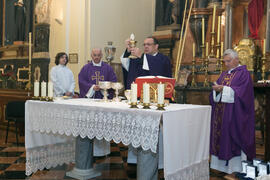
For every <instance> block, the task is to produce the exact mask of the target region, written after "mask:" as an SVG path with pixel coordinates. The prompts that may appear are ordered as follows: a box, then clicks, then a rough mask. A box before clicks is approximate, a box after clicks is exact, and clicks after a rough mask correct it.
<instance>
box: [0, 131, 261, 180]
mask: <svg viewBox="0 0 270 180" xmlns="http://www.w3.org/2000/svg"><path fill="white" fill-rule="evenodd" d="M258 136H259V135H257V141H260V139H258ZM4 140H5V130H3V129H0V179H16V180H20V179H43V180H53V179H57V180H62V179H72V178H69V177H66V176H65V172H66V171H68V170H70V169H72V167H73V166H74V165H73V164H70V165H62V166H57V167H55V168H52V169H50V170H43V171H38V172H36V173H35V174H32V175H31V176H29V177H27V176H26V175H25V148H24V137H23V136H20V137H19V141H20V142H21V143H20V144H19V146H18V147H17V146H16V139H15V135H14V133H10V135H9V138H8V143H7V144H5V142H4ZM263 154H264V147H263V146H261V145H259V144H258V145H257V157H258V158H263ZM126 161H127V147H125V146H123V145H121V144H118V145H117V144H115V143H112V144H111V154H110V155H109V156H107V157H103V158H96V159H95V167H96V168H97V169H98V170H100V171H101V172H102V176H100V177H98V178H95V179H96V180H101V179H103V180H112V179H114V180H116V179H117V180H124V179H125V180H127V179H131V180H135V179H136V165H131V164H127V162H126ZM224 175H225V174H224V173H220V172H217V171H213V170H211V172H210V176H211V178H210V180H222V179H230V177H231V176H228V175H227V176H224ZM159 176H160V179H164V177H163V171H160V172H159Z"/></svg>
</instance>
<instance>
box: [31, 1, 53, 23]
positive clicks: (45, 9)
mask: <svg viewBox="0 0 270 180" xmlns="http://www.w3.org/2000/svg"><path fill="white" fill-rule="evenodd" d="M50 4H51V0H38V2H37V4H36V8H35V14H36V22H37V23H47V24H50V8H49V7H50Z"/></svg>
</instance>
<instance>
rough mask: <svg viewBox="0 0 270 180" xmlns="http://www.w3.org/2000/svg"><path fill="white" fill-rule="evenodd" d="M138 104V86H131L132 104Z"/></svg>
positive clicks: (133, 84)
mask: <svg viewBox="0 0 270 180" xmlns="http://www.w3.org/2000/svg"><path fill="white" fill-rule="evenodd" d="M135 102H136V103H137V84H135V83H132V84H131V103H135Z"/></svg>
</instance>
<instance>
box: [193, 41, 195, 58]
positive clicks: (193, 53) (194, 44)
mask: <svg viewBox="0 0 270 180" xmlns="http://www.w3.org/2000/svg"><path fill="white" fill-rule="evenodd" d="M193 57H195V43H193Z"/></svg>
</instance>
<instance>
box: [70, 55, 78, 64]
mask: <svg viewBox="0 0 270 180" xmlns="http://www.w3.org/2000/svg"><path fill="white" fill-rule="evenodd" d="M68 56H69V57H68V59H69V60H68V62H69V63H70V64H78V54H77V53H70V54H69V55H68Z"/></svg>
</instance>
